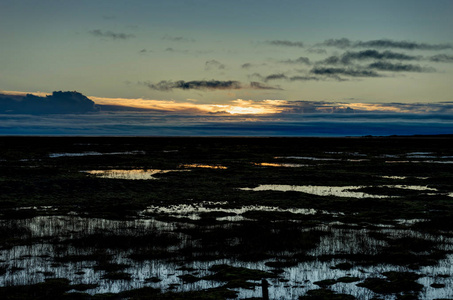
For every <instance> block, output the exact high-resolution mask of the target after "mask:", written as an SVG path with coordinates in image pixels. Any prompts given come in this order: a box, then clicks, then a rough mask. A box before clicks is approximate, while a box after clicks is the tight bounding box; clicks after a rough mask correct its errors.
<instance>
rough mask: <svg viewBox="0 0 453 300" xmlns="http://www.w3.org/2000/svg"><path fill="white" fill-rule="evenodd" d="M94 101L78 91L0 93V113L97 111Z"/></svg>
mask: <svg viewBox="0 0 453 300" xmlns="http://www.w3.org/2000/svg"><path fill="white" fill-rule="evenodd" d="M98 110H99V109H98V107H96V105H95V103H94V102H93V101H92V100H91V99H88V98H87V97H85V96H84V95H82V94H80V93H78V92H61V91H60V92H53V93H52V94H51V95H46V96H36V95H33V94H26V95H25V96H24V95H9V94H4V93H1V94H0V114H5V113H6V114H69V113H87V112H95V111H98Z"/></svg>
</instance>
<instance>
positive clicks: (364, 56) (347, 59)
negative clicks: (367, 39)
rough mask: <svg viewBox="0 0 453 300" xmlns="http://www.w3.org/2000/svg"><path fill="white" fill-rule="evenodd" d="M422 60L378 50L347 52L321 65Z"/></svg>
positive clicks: (416, 57)
mask: <svg viewBox="0 0 453 300" xmlns="http://www.w3.org/2000/svg"><path fill="white" fill-rule="evenodd" d="M371 59H376V60H385V59H388V60H420V59H421V57H420V56H413V55H407V54H405V53H398V52H392V51H383V52H379V51H377V50H370V49H369V50H364V51H359V52H351V51H347V52H345V53H343V54H342V55H339V56H329V57H328V58H326V59H324V60H322V61H319V62H318V63H319V64H331V65H337V64H343V65H350V64H352V63H353V62H354V61H363V60H371Z"/></svg>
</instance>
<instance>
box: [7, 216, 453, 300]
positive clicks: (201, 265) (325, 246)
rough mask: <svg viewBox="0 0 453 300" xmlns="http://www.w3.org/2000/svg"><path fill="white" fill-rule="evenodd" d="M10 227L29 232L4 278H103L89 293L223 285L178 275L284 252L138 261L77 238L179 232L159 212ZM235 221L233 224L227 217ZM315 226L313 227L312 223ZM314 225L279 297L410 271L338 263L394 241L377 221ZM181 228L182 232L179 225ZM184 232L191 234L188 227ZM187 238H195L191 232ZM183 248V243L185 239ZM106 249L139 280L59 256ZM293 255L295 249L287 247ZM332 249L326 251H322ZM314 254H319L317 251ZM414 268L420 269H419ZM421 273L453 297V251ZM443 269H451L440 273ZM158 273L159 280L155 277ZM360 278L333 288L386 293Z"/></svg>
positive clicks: (264, 266)
mask: <svg viewBox="0 0 453 300" xmlns="http://www.w3.org/2000/svg"><path fill="white" fill-rule="evenodd" d="M1 225H2V226H4V227H8V226H13V225H14V226H17V227H16V228H23V233H22V234H24V235H26V236H27V237H28V241H33V242H32V243H28V242H25V243H24V245H16V246H14V247H12V248H10V249H0V267H4V268H5V273H4V274H1V275H0V286H8V285H20V284H30V283H37V282H42V281H44V279H45V278H48V277H57V278H68V279H69V280H71V281H72V284H82V283H83V284H91V283H98V284H99V286H98V287H96V288H92V289H89V290H87V292H88V293H89V294H95V293H109V292H111V293H116V292H120V291H124V290H129V289H134V288H141V287H144V286H149V287H154V288H159V289H163V290H174V291H190V290H201V289H207V288H214V287H218V286H220V285H223V284H224V283H223V282H217V281H212V280H206V279H202V280H200V281H198V282H195V283H190V284H189V283H183V281H182V280H181V279H180V278H179V277H178V276H181V275H184V274H192V275H194V276H197V277H200V278H201V277H204V276H207V275H211V274H212V272H211V271H210V268H211V267H212V266H213V265H218V264H228V265H230V266H234V267H244V268H249V269H257V270H263V271H272V270H273V269H274V268H272V267H269V265H268V263H269V262H278V260H279V258H274V259H265V260H261V261H257V262H245V261H239V260H236V259H228V258H225V259H214V260H203V261H198V260H194V261H187V260H184V261H182V260H180V259H178V257H172V258H169V259H157V258H156V259H146V260H142V261H135V260H133V259H131V258H130V257H129V255H130V254H131V253H132V249H128V247H118V248H112V247H109V248H107V249H105V248H104V249H93V248H89V247H79V246H77V247H76V246H75V245H72V244H73V241H75V240H78V239H80V238H83V237H90V236H91V235H93V234H98V233H100V232H102V233H103V234H104V235H107V236H108V235H110V234H114V235H117V236H119V235H124V236H140V235H146V234H147V233H148V232H152V231H158V232H173V233H175V232H177V231H178V228H179V227H180V226H181V224H178V225H176V224H174V223H170V222H163V221H157V220H155V219H154V218H148V219H138V220H128V221H114V220H104V219H96V218H81V217H70V216H67V217H58V216H43V217H35V218H32V219H25V220H8V221H1ZM225 226H228V225H225ZM307 230H309V229H307ZM312 230H321V231H323V232H326V233H329V234H326V235H324V236H322V238H321V240H320V242H319V243H318V244H317V245H316V247H315V248H314V249H312V250H310V251H309V252H307V255H308V257H307V259H306V260H305V261H301V262H298V263H296V264H295V265H294V266H288V267H284V268H283V269H282V271H283V273H280V276H279V277H278V278H274V279H269V282H270V287H269V293H270V295H272V298H273V299H297V298H298V297H299V296H301V295H304V294H305V293H306V292H307V291H308V290H312V289H317V288H319V287H318V286H317V285H316V284H315V282H317V281H321V280H326V279H338V278H340V277H345V276H349V277H358V278H359V281H358V282H361V281H363V280H364V279H366V278H371V277H382V275H381V274H382V273H383V272H388V271H398V272H407V271H409V269H408V268H406V267H404V266H396V265H392V264H388V263H385V262H383V263H379V264H374V265H355V264H354V263H353V264H352V265H351V268H350V269H347V270H343V269H338V268H334V266H336V265H338V264H340V263H345V262H349V261H348V260H345V259H342V258H335V255H344V254H348V255H354V254H361V255H375V254H377V253H379V251H380V249H383V248H385V247H387V246H388V241H389V239H382V238H373V236H375V235H374V234H375V233H376V232H377V231H376V230H375V229H374V230H373V229H364V228H361V227H358V228H356V229H355V228H348V229H342V228H335V227H332V225H331V224H323V225H319V226H318V227H316V228H314V229H312ZM378 232H380V233H381V234H384V236H386V237H388V238H390V240H391V239H398V238H401V237H413V238H422V239H424V240H433V241H441V244H442V245H443V246H442V247H445V248H446V249H452V247H453V245H452V242H453V241H452V238H451V237H444V236H439V237H436V236H432V235H429V234H422V233H419V232H415V231H412V230H410V229H395V228H383V229H381V230H380V231H378ZM175 234H176V233H175ZM181 237H184V234H181ZM181 241H182V243H192V242H196V241H191V240H190V239H188V237H186V238H184V239H182V240H181ZM177 248H179V247H177ZM99 250H102V251H105V253H106V254H107V255H111V257H112V259H111V260H112V262H114V263H116V264H125V265H126V267H125V268H124V270H123V271H124V272H126V273H129V274H130V275H131V280H109V279H105V278H103V276H104V275H105V274H106V271H103V270H98V269H96V267H97V266H98V263H97V262H96V261H92V260H81V261H71V260H68V261H60V260H58V259H57V258H58V257H67V256H70V255H72V256H77V255H78V256H81V255H89V254H92V253H96V251H99ZM166 251H169V252H174V251H175V248H171V247H168V248H167V249H166ZM285 255H287V256H289V257H290V256H291V253H290V252H289V253H287V254H285ZM323 256H324V257H332V258H328V259H318V258H321V257H323ZM310 257H311V259H310ZM412 271H413V270H412ZM416 272H417V273H418V274H420V275H421V278H420V279H419V280H418V282H419V283H421V284H423V285H424V289H423V291H422V293H421V294H420V295H419V299H435V298H451V297H452V296H453V288H452V286H453V277H451V275H453V255H451V254H450V255H447V257H446V258H445V259H441V260H439V261H438V263H436V264H433V265H431V266H423V267H421V268H420V270H418V271H416ZM438 275H443V276H442V277H439V276H438ZM150 278H158V280H159V282H153V281H150V280H148V279H150ZM356 283H357V282H354V283H341V282H337V283H335V284H333V285H332V286H330V287H329V288H330V289H332V290H333V291H336V292H338V293H346V294H350V295H353V296H355V297H357V298H358V299H371V298H373V297H376V296H378V295H377V294H375V293H373V292H372V291H370V290H369V289H366V288H363V287H358V286H357V285H356ZM432 283H442V284H445V287H443V288H432V287H431V286H430V285H431V284H432ZM235 290H237V291H238V292H239V294H238V298H239V299H244V298H252V297H261V288H260V287H256V288H251V289H245V288H237V289H235ZM395 297H396V296H394V295H388V296H386V297H385V299H395Z"/></svg>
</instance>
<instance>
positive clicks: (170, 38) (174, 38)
mask: <svg viewBox="0 0 453 300" xmlns="http://www.w3.org/2000/svg"><path fill="white" fill-rule="evenodd" d="M162 40H165V41H172V42H195V40H194V39H191V38H185V37H182V36H170V35H168V34H166V35H164V36H163V37H162Z"/></svg>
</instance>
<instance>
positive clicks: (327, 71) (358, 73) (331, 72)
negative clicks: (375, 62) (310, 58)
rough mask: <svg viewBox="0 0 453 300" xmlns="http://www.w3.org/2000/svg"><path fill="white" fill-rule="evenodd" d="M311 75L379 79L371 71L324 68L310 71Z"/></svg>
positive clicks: (375, 73) (377, 75)
mask: <svg viewBox="0 0 453 300" xmlns="http://www.w3.org/2000/svg"><path fill="white" fill-rule="evenodd" d="M310 72H311V73H312V74H316V75H325V76H338V75H346V76H351V77H380V76H381V75H379V74H378V73H377V72H375V71H372V70H364V69H354V68H324V67H315V68H313V69H311V70H310Z"/></svg>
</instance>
